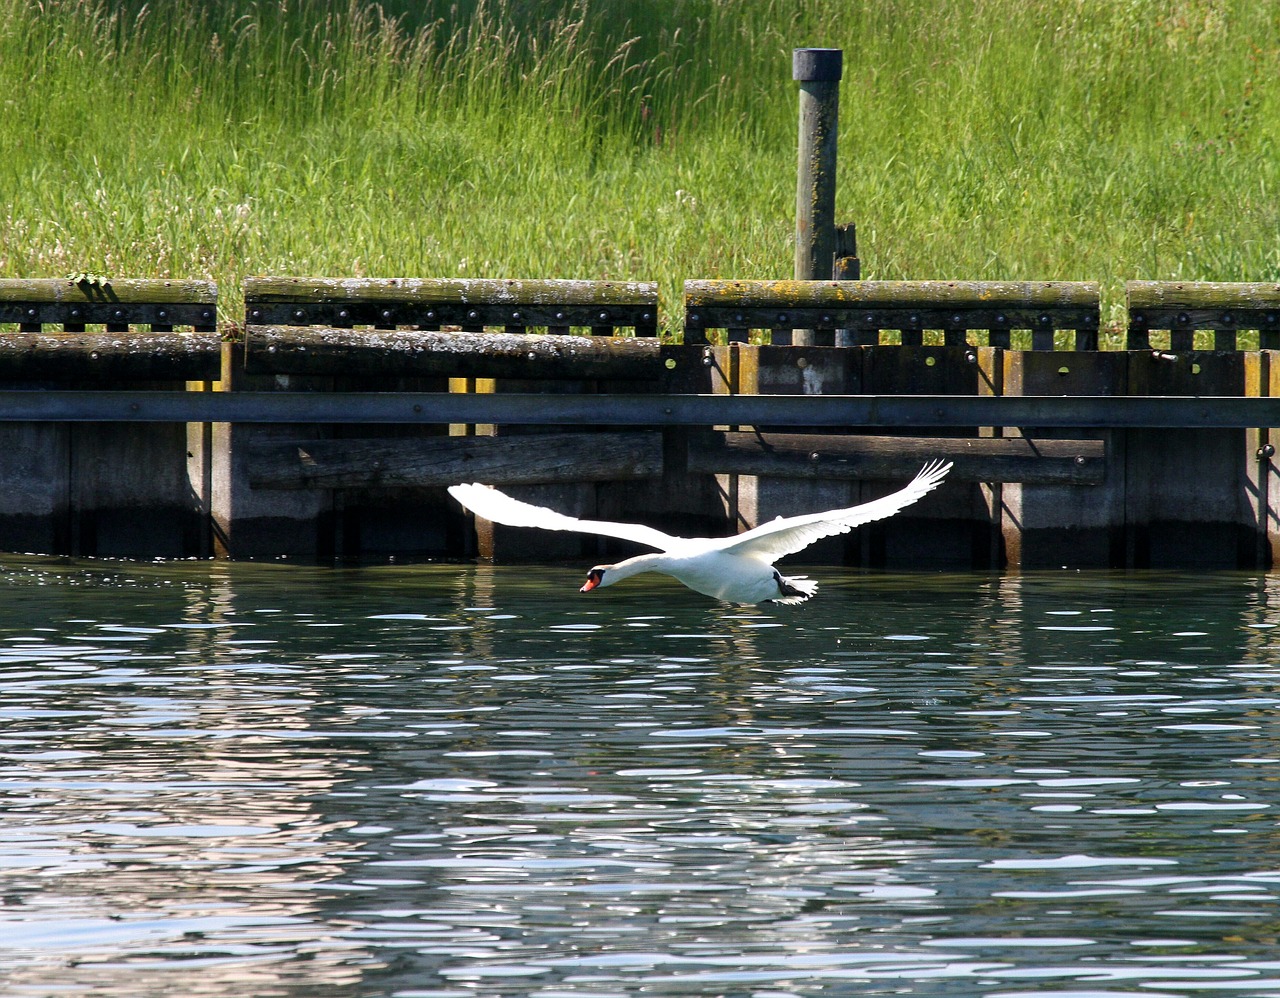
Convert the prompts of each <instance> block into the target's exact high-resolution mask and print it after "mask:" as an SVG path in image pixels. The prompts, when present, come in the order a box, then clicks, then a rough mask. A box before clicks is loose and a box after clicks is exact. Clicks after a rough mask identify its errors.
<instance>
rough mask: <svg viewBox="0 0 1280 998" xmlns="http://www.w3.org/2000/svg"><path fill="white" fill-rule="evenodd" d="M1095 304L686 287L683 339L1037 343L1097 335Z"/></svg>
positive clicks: (1014, 288) (947, 290) (936, 284)
mask: <svg viewBox="0 0 1280 998" xmlns="http://www.w3.org/2000/svg"><path fill="white" fill-rule="evenodd" d="M1099 302H1100V297H1099V291H1098V285H1097V284H1095V283H1092V282H1064V281H1040V282H1032V281H1026V282H1016V283H1008V282H973V281H686V282H685V338H686V341H687V342H700V341H701V340H702V339H705V335H706V332H705V331H706V330H707V329H721V328H751V329H773V330H775V331H777V330H785V329H791V328H801V327H803V328H810V327H811V328H814V329H821V330H828V329H848V328H862V329H900V330H903V331H904V332H903V342H904V343H910V344H914V345H919V344H918V341H919V332H920V331H921V330H924V329H944V330H952V331H953V332H952V338H953V339H956V338H957V335H958V333H959V331H960V330H967V329H989V330H992V331H993V332H994V333H996V334H999V335H1001V336H1007V334H1008V331H1009V330H1011V329H1030V330H1033V331H1034V332H1036V333H1038V334H1040V336H1041V342H1042V343H1043V342H1044V335H1045V334H1052V332H1053V330H1055V329H1079V330H1084V331H1086V333H1087V332H1088V331H1090V330H1096V329H1097V328H1098V324H1099V321H1100V304H1099ZM1085 339H1086V340H1087V336H1086V337H1085ZM774 342H775V343H777V342H779V339H778V336H777V333H776V332H775V338H774Z"/></svg>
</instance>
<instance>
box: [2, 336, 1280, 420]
mask: <svg viewBox="0 0 1280 998" xmlns="http://www.w3.org/2000/svg"><path fill="white" fill-rule="evenodd" d="M938 349H946V348H941V347H940V348H938ZM15 420H16V421H21V420H33V421H43V420H48V421H53V422H82V421H107V422H143V423H146V422H152V423H156V422H159V423H163V422H178V423H189V422H197V423H199V422H231V423H237V422H238V423H351V424H356V423H405V424H414V423H523V424H528V425H531V426H558V425H573V424H600V423H606V424H609V425H615V426H646V425H653V426H709V425H714V424H717V423H728V424H738V425H744V424H746V425H751V426H755V425H775V426H859V427H862V426H883V427H894V428H897V429H903V430H905V429H911V430H916V429H921V428H934V427H979V426H1037V427H1067V428H1072V427H1098V428H1116V429H1123V428H1132V427H1152V428H1158V427H1170V428H1176V427H1210V428H1212V427H1251V426H1253V427H1257V426H1264V427H1265V426H1280V398H1269V397H1268V398H1258V397H1234V396H1194V397H1188V396H1152V397H1134V396H1126V397H1110V396H1096V395H1089V396H1074V397H1073V396H1060V395H1027V396H1020V397H1012V396H995V397H992V396H973V397H965V396H947V395H830V396H817V395H761V396H751V395H667V394H652V395H641V394H614V395H609V396H599V395H548V394H527V393H522V394H512V395H461V394H457V395H455V394H449V393H444V392H252V391H246V392H168V391H132V392H131V391H0V422H6V421H15Z"/></svg>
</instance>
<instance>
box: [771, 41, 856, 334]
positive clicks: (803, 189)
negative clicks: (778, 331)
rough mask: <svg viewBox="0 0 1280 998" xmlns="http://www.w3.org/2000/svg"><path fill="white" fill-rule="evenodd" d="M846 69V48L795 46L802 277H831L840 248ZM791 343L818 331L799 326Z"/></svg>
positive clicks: (797, 266)
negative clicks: (840, 138)
mask: <svg viewBox="0 0 1280 998" xmlns="http://www.w3.org/2000/svg"><path fill="white" fill-rule="evenodd" d="M843 70H844V53H843V51H842V50H840V49H817V48H812V49H795V50H794V51H793V52H792V54H791V77H792V79H794V80H796V81H797V82H798V83H799V84H800V139H799V156H798V160H797V170H796V255H795V279H796V280H797V281H829V280H831V277H832V265H833V262H834V259H835V249H836V230H835V226H836V140H837V128H838V124H839V122H838V119H839V110H840V78H841V76H842V75H843ZM774 342H775V343H776V342H778V340H777V339H775V340H774ZM792 342H793V343H795V344H796V345H798V346H808V345H811V344H812V343H813V342H814V341H813V331H812V330H796V331H795V333H794V335H793V339H792Z"/></svg>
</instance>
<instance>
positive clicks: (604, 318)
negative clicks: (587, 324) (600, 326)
mask: <svg viewBox="0 0 1280 998" xmlns="http://www.w3.org/2000/svg"><path fill="white" fill-rule="evenodd" d="M597 318H598V319H599V320H600V321H601V322H608V321H609V313H608V312H601V313H600V314H599V315H598V316H597Z"/></svg>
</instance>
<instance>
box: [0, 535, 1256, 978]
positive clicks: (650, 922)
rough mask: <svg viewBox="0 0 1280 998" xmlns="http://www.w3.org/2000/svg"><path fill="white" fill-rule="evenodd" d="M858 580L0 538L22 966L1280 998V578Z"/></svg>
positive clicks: (5, 789) (11, 967)
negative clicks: (363, 563) (585, 589)
mask: <svg viewBox="0 0 1280 998" xmlns="http://www.w3.org/2000/svg"><path fill="white" fill-rule="evenodd" d="M814 574H819V573H814ZM823 582H824V588H823V591H822V594H821V595H820V597H819V598H818V599H817V600H815V601H813V602H811V603H809V604H806V605H804V606H802V607H779V608H762V609H747V610H744V609H742V608H738V607H722V606H718V605H714V604H711V603H709V602H708V601H705V600H703V599H701V598H699V597H696V596H692V595H690V594H689V593H687V592H686V591H684V590H683V589H680V588H679V587H678V586H675V585H674V584H671V585H670V586H665V585H663V584H661V583H659V584H658V585H655V586H652V587H650V586H636V587H632V588H619V589H617V590H611V591H610V592H609V593H607V594H603V598H596V596H592V597H579V596H577V594H576V593H574V592H573V591H572V586H570V585H569V584H568V583H567V582H566V580H565V577H564V573H562V572H559V571H537V570H530V569H524V568H522V569H495V568H492V567H477V568H473V567H463V566H417V567H412V568H385V567H384V568H366V569H331V570H313V569H307V568H301V567H296V566H260V565H259V566H255V565H234V566H231V565H224V564H215V565H210V564H179V565H121V564H110V563H96V564H94V563H79V564H74V563H62V562H57V561H52V560H36V559H10V560H9V561H7V562H3V563H0V591H2V592H3V596H4V601H3V604H2V605H3V606H4V611H3V616H2V617H0V678H2V680H3V682H2V684H0V718H3V721H4V725H3V728H0V806H2V807H3V817H2V819H0V820H3V823H4V833H5V834H4V842H5V843H6V844H5V846H4V847H2V848H0V897H2V898H3V907H0V970H2V971H3V974H4V977H5V979H6V981H7V982H8V983H9V986H10V987H11V988H12V989H13V990H14V992H15V993H23V991H22V989H26V991H27V992H28V993H48V992H50V991H52V990H54V989H55V988H68V989H72V990H75V989H77V988H79V989H82V990H86V991H87V990H90V989H92V990H93V992H94V993H95V994H104V995H113V994H118V995H131V996H132V995H147V994H173V993H182V994H191V995H232V994H236V995H242V994H258V993H263V994H267V993H271V994H294V993H296V994H299V995H324V994H335V995H337V994H343V995H346V994H362V995H365V994H368V995H381V994H386V995H402V996H406V998H407V996H417V998H423V996H427V995H508V994H509V995H525V994H536V995H540V996H545V998H551V996H554V995H562V994H574V995H594V996H599V995H607V994H641V993H654V994H681V993H685V994H708V993H713V994H721V993H733V994H744V995H745V994H758V995H762V996H764V995H769V996H777V995H782V994H816V993H832V992H835V993H857V994H889V993H901V992H902V991H903V990H904V989H906V990H909V991H910V992H911V993H914V994H939V995H942V994H955V995H978V994H984V995H985V994H990V995H1000V996H1005V998H1009V996H1017V995H1024V994H1030V993H1041V992H1042V991H1043V990H1051V991H1055V992H1057V993H1061V994H1071V995H1076V996H1080V995H1085V994H1089V995H1125V994H1138V993H1141V994H1150V995H1159V994H1191V993H1199V992H1200V991H1202V990H1204V989H1206V988H1212V989H1215V990H1231V991H1235V992H1236V993H1240V994H1251V995H1266V994H1280V961H1278V960H1277V959H1276V956H1275V954H1276V952H1277V949H1276V941H1277V936H1278V935H1280V906H1278V904H1277V901H1278V899H1280V856H1278V855H1277V850H1278V848H1280V839H1278V838H1277V835H1276V815H1275V808H1276V799H1275V790H1276V784H1277V779H1278V778H1280V731H1278V730H1277V727H1276V725H1275V721H1274V715H1275V708H1276V705H1277V699H1278V697H1277V682H1276V680H1277V678H1280V666H1278V665H1277V654H1276V645H1275V639H1274V638H1273V637H1272V635H1273V633H1274V631H1275V625H1276V624H1277V623H1280V580H1277V579H1276V578H1274V577H1260V576H1244V575H1199V576H1174V575H1140V576H1133V575H1129V576H1126V575H1107V574H1089V575H1081V574H1066V573H1064V574H1062V575H1030V576H1020V577H1019V576H1007V577H1006V576H989V577H986V576H933V575H912V576H884V575H860V576H852V577H845V578H839V577H831V578H827V579H824V580H823ZM598 595H599V594H598Z"/></svg>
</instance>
